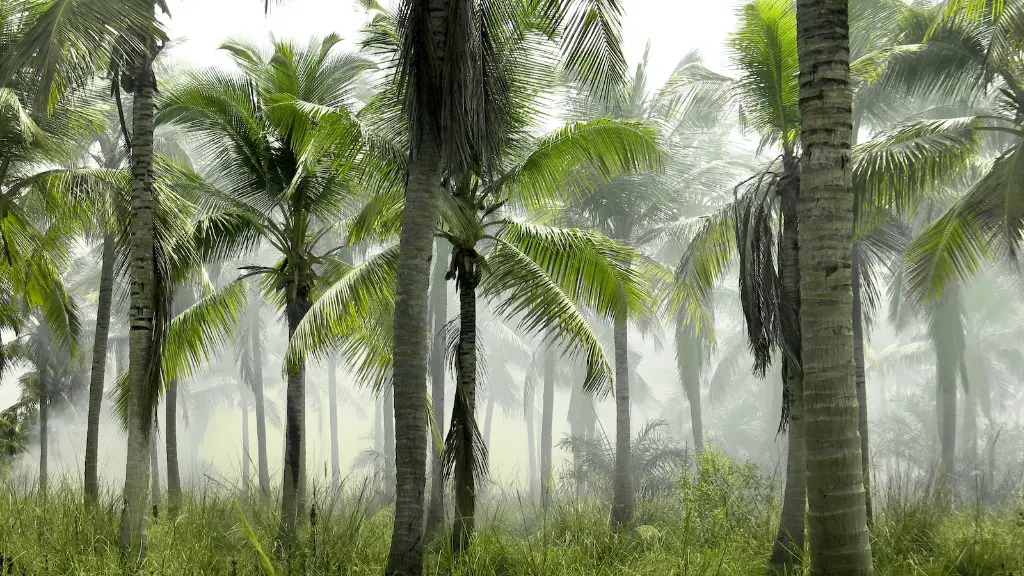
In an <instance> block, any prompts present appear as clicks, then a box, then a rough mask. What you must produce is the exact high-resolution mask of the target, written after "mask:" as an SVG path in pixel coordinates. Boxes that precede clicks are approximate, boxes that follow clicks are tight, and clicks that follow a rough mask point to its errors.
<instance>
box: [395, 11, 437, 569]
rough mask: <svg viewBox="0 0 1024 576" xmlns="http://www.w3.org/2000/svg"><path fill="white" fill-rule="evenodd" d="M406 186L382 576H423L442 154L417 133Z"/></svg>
mask: <svg viewBox="0 0 1024 576" xmlns="http://www.w3.org/2000/svg"><path fill="white" fill-rule="evenodd" d="M439 2H440V0H437V1H435V2H431V4H434V3H439ZM440 3H442V4H446V2H440ZM442 9H443V7H442ZM432 11H433V7H432ZM442 18H443V17H442ZM442 29H443V28H442ZM407 182H408V184H407V185H406V193H405V208H404V210H403V216H402V235H401V239H400V240H399V254H398V274H397V281H396V284H395V343H394V354H393V357H394V363H395V369H394V378H393V382H394V384H393V386H394V397H395V401H394V411H395V428H396V430H397V434H396V435H395V460H396V464H397V469H396V478H395V484H396V490H395V524H394V527H393V529H392V533H391V551H390V553H389V555H388V564H387V568H386V569H385V571H384V574H385V576H419V575H420V574H422V572H423V496H424V494H423V492H424V488H425V485H426V475H427V409H426V408H427V407H426V400H427V399H426V394H425V391H426V387H427V333H426V330H425V329H424V328H425V326H426V322H427V298H428V289H429V284H430V259H431V252H432V248H433V239H434V231H435V229H436V227H437V218H438V209H439V208H438V207H439V205H440V186H441V151H440V146H439V145H438V142H437V139H436V136H434V135H433V134H430V133H423V134H421V135H420V138H419V142H418V143H417V145H415V146H414V147H413V149H412V155H411V158H410V160H409V167H408V181H407Z"/></svg>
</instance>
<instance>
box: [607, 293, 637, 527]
mask: <svg viewBox="0 0 1024 576" xmlns="http://www.w3.org/2000/svg"><path fill="white" fill-rule="evenodd" d="M614 338H615V487H614V491H613V499H612V526H613V527H618V526H621V525H623V524H629V523H630V522H632V521H633V512H634V506H635V504H634V495H633V471H632V469H631V466H632V462H631V460H632V458H631V454H630V449H631V446H630V441H631V432H630V413H629V412H630V406H629V363H628V359H629V341H628V339H629V327H628V325H627V324H626V313H625V312H620V313H618V314H616V316H615V332H614Z"/></svg>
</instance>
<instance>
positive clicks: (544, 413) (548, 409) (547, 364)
mask: <svg viewBox="0 0 1024 576" xmlns="http://www.w3.org/2000/svg"><path fill="white" fill-rule="evenodd" d="M554 411H555V351H554V350H553V349H552V348H551V346H547V347H546V348H545V349H544V401H543V404H542V408H541V424H540V506H541V508H543V509H544V510H547V509H548V507H549V506H550V505H551V487H552V482H553V479H552V477H551V441H552V438H551V427H552V424H553V420H554Z"/></svg>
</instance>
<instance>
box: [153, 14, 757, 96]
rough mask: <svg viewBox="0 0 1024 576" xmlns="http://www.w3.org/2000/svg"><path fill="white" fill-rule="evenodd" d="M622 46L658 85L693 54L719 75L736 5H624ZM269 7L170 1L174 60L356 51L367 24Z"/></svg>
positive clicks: (356, 17)
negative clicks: (231, 44) (271, 48)
mask: <svg viewBox="0 0 1024 576" xmlns="http://www.w3.org/2000/svg"><path fill="white" fill-rule="evenodd" d="M623 2H624V3H625V10H626V19H625V22H624V30H623V35H624V42H625V46H626V53H627V57H628V58H629V62H630V64H631V65H635V63H636V62H637V61H639V60H640V58H641V57H642V56H643V52H644V47H645V45H646V43H647V41H648V40H650V42H651V81H652V85H654V86H658V85H660V84H661V82H662V81H663V80H664V79H665V78H667V77H668V75H669V74H670V73H671V72H672V69H673V68H674V67H675V65H676V63H677V62H678V61H679V59H680V58H682V57H683V56H684V55H685V54H686V53H687V52H689V51H690V50H692V49H698V50H700V52H701V53H702V54H703V55H704V57H705V59H706V60H707V62H708V64H709V65H711V66H712V67H713V68H715V69H717V70H723V69H724V68H725V66H726V61H727V60H728V57H727V54H726V51H725V48H724V43H725V40H726V36H727V34H728V31H729V29H730V28H731V27H732V24H733V22H734V21H735V13H736V9H737V6H739V5H740V4H741V2H739V1H738V0H715V1H713V2H694V1H692V0H691V1H686V0H623ZM281 4H282V5H279V6H273V7H272V8H271V11H270V15H269V16H267V17H265V16H264V12H263V1H262V0H205V1H200V0H171V1H170V9H171V16H172V17H171V20H170V29H169V31H170V36H171V38H173V39H174V40H175V41H183V42H182V43H180V44H178V45H177V46H176V48H175V49H174V52H173V57H172V58H173V60H174V61H176V62H181V63H182V64H186V63H187V64H192V65H200V66H202V65H206V64H213V63H216V62H224V56H222V55H218V54H217V46H219V45H220V43H221V42H223V41H224V40H226V39H229V38H244V39H251V40H263V39H265V38H267V37H268V35H269V34H271V33H273V34H275V35H276V36H278V37H282V38H291V39H296V40H298V39H303V38H308V37H309V36H324V35H326V34H329V33H331V32H335V33H338V34H340V35H341V36H342V37H343V38H344V39H345V40H346V42H347V45H348V46H350V47H353V48H354V47H355V43H356V42H357V41H358V36H359V30H360V28H361V27H362V25H363V23H364V22H365V20H366V16H365V14H364V13H363V12H362V10H361V8H358V7H357V5H356V3H355V2H353V1H352V0H289V1H288V2H283V3H281Z"/></svg>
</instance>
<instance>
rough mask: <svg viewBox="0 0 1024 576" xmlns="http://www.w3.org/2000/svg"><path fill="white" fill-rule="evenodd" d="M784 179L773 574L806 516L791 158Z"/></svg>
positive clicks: (800, 538)
mask: <svg viewBox="0 0 1024 576" xmlns="http://www.w3.org/2000/svg"><path fill="white" fill-rule="evenodd" d="M784 166H785V174H784V176H783V178H782V180H781V181H780V183H779V189H780V191H781V194H782V211H783V230H782V244H781V248H780V253H779V268H780V270H779V275H780V277H781V280H782V290H783V294H784V300H783V302H782V303H781V308H782V319H783V332H784V336H783V337H784V338H785V339H786V341H787V343H788V344H789V347H790V348H792V349H793V350H792V352H793V354H794V355H795V358H792V359H790V358H786V359H784V360H783V368H782V373H783V385H784V386H785V390H786V393H785V395H784V396H785V397H784V399H783V401H784V402H788V406H787V407H786V411H787V414H788V423H787V424H788V426H789V438H788V446H787V457H786V490H785V493H784V495H783V500H782V514H781V517H780V519H779V530H778V533H777V534H776V536H775V546H774V548H773V549H772V557H771V564H772V567H773V568H774V569H775V571H776V572H777V573H779V574H789V573H792V572H793V570H794V568H795V566H796V565H798V564H799V563H800V561H801V559H802V556H803V552H804V533H805V529H804V528H805V527H804V517H805V515H806V512H807V451H806V436H805V430H804V427H805V420H804V409H803V404H804V402H803V375H802V373H801V372H800V367H799V363H800V346H801V344H800V260H799V259H800V244H799V225H798V224H799V222H798V218H797V202H798V198H799V193H800V179H799V168H798V166H797V164H796V158H795V157H793V156H791V155H789V154H787V155H786V157H785V160H784Z"/></svg>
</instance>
